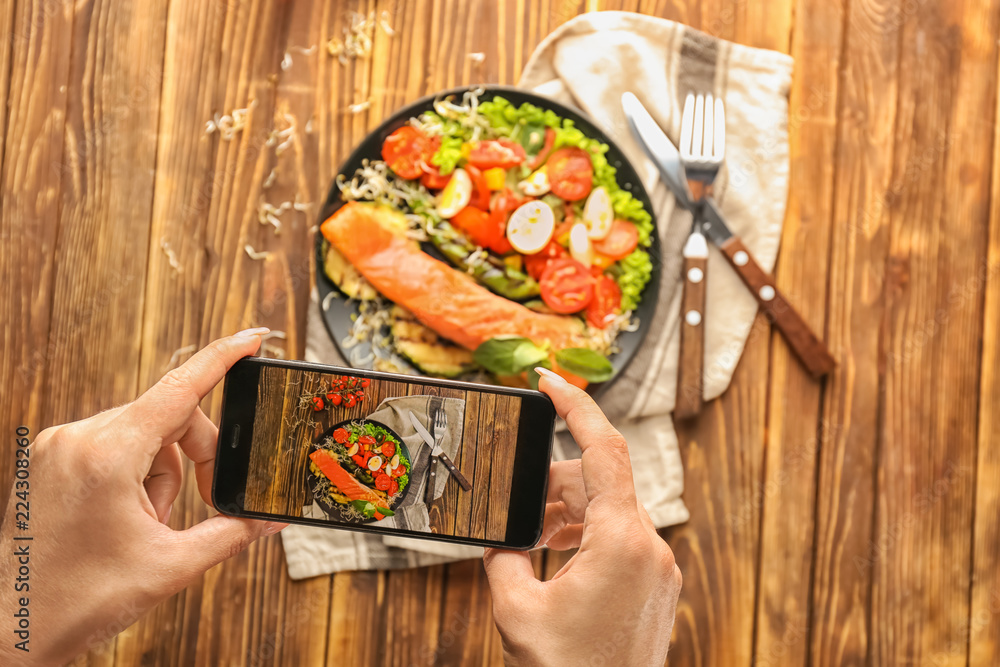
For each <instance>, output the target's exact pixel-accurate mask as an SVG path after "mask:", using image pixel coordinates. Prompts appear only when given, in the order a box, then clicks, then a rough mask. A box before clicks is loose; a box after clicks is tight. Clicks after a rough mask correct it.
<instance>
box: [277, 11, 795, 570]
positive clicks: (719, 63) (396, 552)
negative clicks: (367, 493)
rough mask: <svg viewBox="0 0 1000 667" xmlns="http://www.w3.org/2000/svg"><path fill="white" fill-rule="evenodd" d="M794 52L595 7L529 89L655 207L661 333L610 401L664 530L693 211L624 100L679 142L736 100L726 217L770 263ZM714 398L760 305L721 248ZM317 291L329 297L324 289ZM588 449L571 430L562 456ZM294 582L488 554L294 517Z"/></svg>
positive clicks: (710, 331) (712, 299) (708, 361)
mask: <svg viewBox="0 0 1000 667" xmlns="http://www.w3.org/2000/svg"><path fill="white" fill-rule="evenodd" d="M791 72H792V59H791V58H790V57H788V56H786V55H783V54H779V53H775V52H772V51H765V50H761V49H753V48H749V47H745V46H740V45H737V44H732V43H730V42H725V41H722V40H719V39H715V38H712V37H709V36H707V35H705V34H703V33H700V32H698V31H696V30H693V29H691V28H688V27H686V26H683V25H681V24H679V23H674V22H672V21H666V20H663V19H657V18H652V17H648V16H642V15H639V14H631V13H627V12H595V13H589V14H584V15H582V16H579V17H577V18H575V19H573V20H571V21H569V22H567V23H565V24H563V25H562V26H561V27H559V28H558V29H557V30H555V32H553V33H552V34H551V35H549V36H548V37H547V38H546V39H545V40H544V41H543V42H542V43H541V44H540V45H539V46H538V48H537V49H536V51H535V53H534V54H533V55H532V57H531V59H530V60H529V61H528V64H527V65H526V66H525V69H524V73H523V75H522V77H521V81H520V82H519V86H520V87H523V88H527V89H531V90H534V91H535V92H537V93H539V94H542V95H545V96H547V97H550V98H552V99H555V100H557V101H559V102H562V103H564V104H567V105H570V106H574V107H577V108H579V109H582V110H583V111H584V112H585V113H586V114H588V115H589V116H590V117H591V118H592V119H593V120H594V121H595V122H596V123H597V124H598V125H600V126H601V127H602V128H603V129H604V130H605V132H607V133H608V135H609V136H610V137H611V138H612V139H613V140H614V141H615V142H616V143H617V144H618V145H619V146H621V148H622V149H623V150H624V151H625V153H626V155H628V157H629V159H630V160H631V162H632V164H633V165H634V166H635V167H636V170H637V172H638V173H639V175H640V178H641V179H642V181H643V184H644V185H645V187H646V189H647V191H648V192H649V194H650V198H651V199H652V201H653V206H654V208H655V211H656V219H657V225H658V230H659V234H660V240H661V243H662V248H663V257H662V271H661V280H660V295H659V303H658V305H657V308H656V312H655V315H654V316H653V321H652V322H651V323H650V328H649V333H648V335H647V337H646V340H645V342H644V343H643V345H642V347H641V348H640V349H639V350H638V352H637V354H636V357H635V358H634V359H633V360H632V362H631V363H630V364H629V366H628V368H627V369H626V370H625V372H624V374H622V375H621V376H619V377H618V378H617V379H616V380H615V391H613V392H607V393H606V394H605V396H604V397H603V398H602V399H601V407H602V408H603V409H604V410H605V412H606V413H607V414H608V416H609V417H610V418H611V419H612V421H613V422H614V424H615V426H616V427H617V428H618V429H619V430H620V431H621V432H622V433H623V434H624V435H625V437H626V438H627V440H628V443H629V451H630V454H631V458H632V464H633V470H634V477H635V484H636V491H637V493H638V496H639V499H640V500H641V501H642V502H643V504H644V505H645V506H646V508H647V509H648V510H649V514H650V516H651V517H652V519H653V522H654V523H655V524H656V525H657V526H658V527H663V526H669V525H673V524H677V523H682V522H684V521H686V520H687V518H688V511H687V508H686V507H685V506H684V502H683V501H682V500H681V493H682V491H683V488H684V471H683V467H682V464H681V457H680V452H679V450H678V446H677V436H676V434H675V432H674V428H673V422H672V419H671V415H670V413H671V411H672V410H673V407H674V392H675V388H676V383H677V355H678V342H679V336H678V334H679V317H680V297H681V283H680V272H681V269H680V267H681V248H682V246H683V244H684V241H685V240H686V238H687V235H688V233H689V231H690V228H691V216H690V214H689V213H687V212H686V211H683V210H681V209H680V208H679V207H675V205H674V199H673V196H672V195H671V194H670V192H669V190H668V189H667V187H666V186H665V185H664V184H663V183H661V182H660V180H659V174H658V172H657V170H656V167H655V166H654V165H653V164H652V162H650V161H649V160H648V158H647V157H646V156H645V154H644V153H643V151H642V148H641V147H640V146H639V145H638V144H637V143H636V141H635V139H634V138H633V136H632V134H631V131H630V130H629V126H628V123H627V121H626V119H625V117H624V114H623V112H622V109H621V103H620V99H621V95H622V93H624V92H625V91H632V92H633V93H635V94H636V95H637V96H638V97H639V99H640V100H641V101H642V103H643V104H644V105H645V106H646V108H647V109H648V110H649V111H650V113H651V114H652V115H653V117H654V118H655V119H656V121H657V122H658V123H659V124H660V126H661V127H663V129H664V130H665V131H666V132H667V134H668V135H669V136H670V137H671V138H672V139H673V140H674V141H675V142H676V140H677V137H678V135H679V133H680V119H681V104H682V103H683V99H684V97H685V95H686V94H687V93H688V92H689V91H708V92H712V93H713V94H715V96H716V97H719V98H722V99H723V100H724V101H725V103H726V125H727V126H726V137H727V144H726V164H725V166H724V167H723V169H722V171H721V172H720V173H719V176H718V178H717V180H716V182H715V196H716V199H717V200H718V202H719V205H720V207H721V210H722V212H723V213H724V214H725V215H726V218H727V220H728V222H729V224H730V226H731V227H732V228H733V230H734V232H735V233H736V234H738V235H739V236H740V237H741V238H742V239H743V241H744V242H745V243H746V245H747V247H748V248H749V249H750V250H751V252H752V253H753V254H754V256H755V257H756V258H757V259H758V261H759V262H760V263H761V265H762V266H763V267H764V269H766V270H768V271H769V270H771V269H772V268H773V266H774V261H775V258H776V256H777V252H778V243H779V240H780V236H781V224H782V220H783V218H784V212H785V200H786V197H787V194H788V130H787V126H788V89H789V86H790V83H791ZM709 265H710V266H709V269H708V273H709V275H710V276H711V279H710V280H709V281H708V285H707V289H708V295H707V304H708V305H707V310H708V316H707V317H706V330H705V380H704V383H705V398H706V399H711V398H715V397H717V396H718V395H719V394H721V393H722V392H723V391H724V390H725V389H726V387H727V386H728V385H729V382H730V379H731V378H732V374H733V371H734V370H735V368H736V362H737V361H738V360H739V358H740V355H741V354H742V352H743V347H744V345H745V343H746V340H747V337H748V336H749V334H750V330H751V327H752V326H753V322H754V317H755V315H756V313H757V303H756V301H755V300H754V298H753V296H752V295H751V294H750V293H749V291H747V290H746V288H745V287H744V286H743V283H742V282H741V281H740V279H739V277H738V276H737V275H736V274H735V273H734V272H733V271H732V270H731V269H730V267H729V266H728V265H727V264H726V262H725V260H724V258H723V257H722V255H721V253H719V252H718V251H717V250H716V249H714V248H713V249H711V256H710V257H709ZM313 299H314V301H315V300H316V297H315V294H314V296H313ZM306 336H307V339H306V359H307V360H309V361H316V362H324V363H331V364H344V363H345V362H344V360H343V359H342V357H341V356H340V355H339V354H338V353H337V350H336V348H335V347H334V345H333V343H332V341H331V340H330V338H329V335H328V334H327V331H326V328H325V326H324V324H323V321H322V318H321V316H320V312H319V306H318V303H317V304H314V305H313V307H311V308H310V311H309V318H308V326H307V333H306ZM579 455H580V452H579V448H578V447H577V446H576V445H575V443H574V442H573V439H572V437H570V436H569V434H568V433H566V432H560V433H559V434H558V435H557V441H556V446H555V457H556V458H557V459H558V458H573V457H578V456H579ZM282 539H283V541H284V547H285V555H286V559H287V561H288V568H289V574H290V575H291V576H292V578H295V579H299V578H304V577H310V576H316V575H321V574H328V573H330V572H336V571H340V570H353V569H392V568H405V567H420V566H424V565H432V564H436V563H441V562H445V561H450V560H457V559H461V558H470V557H478V556H480V555H481V554H482V550H481V549H478V548H474V547H462V546H456V545H448V544H444V543H435V542H426V541H420V540H412V539H406V538H393V537H389V538H382V537H375V536H366V535H361V534H359V533H351V532H346V531H334V530H326V529H322V528H309V527H304V526H289V527H288V528H286V529H285V530H284V531H282Z"/></svg>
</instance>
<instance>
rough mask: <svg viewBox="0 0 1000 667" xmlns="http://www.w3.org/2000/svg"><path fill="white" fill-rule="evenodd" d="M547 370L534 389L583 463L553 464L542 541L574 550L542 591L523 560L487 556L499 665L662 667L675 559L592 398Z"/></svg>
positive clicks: (676, 574)
mask: <svg viewBox="0 0 1000 667" xmlns="http://www.w3.org/2000/svg"><path fill="white" fill-rule="evenodd" d="M543 371H545V369H540V370H539V373H541V374H542V376H543V377H542V379H541V382H540V383H539V388H540V389H541V390H542V391H544V392H545V393H546V394H548V395H549V397H550V398H551V399H552V402H553V403H554V404H555V406H556V411H557V412H558V413H559V416H560V417H563V418H564V419H565V420H566V424H567V426H568V427H569V430H570V433H572V434H573V437H574V438H575V439H576V441H577V443H579V445H580V448H581V449H582V450H583V457H582V459H579V460H576V461H561V462H558V463H554V464H553V465H552V468H551V473H550V477H549V491H548V499H547V503H546V507H545V526H544V529H543V532H542V539H541V542H542V543H545V544H548V546H550V547H551V548H553V549H560V550H563V549H572V548H575V547H579V551H578V552H577V553H576V554H575V555H574V556H573V557H572V558H570V560H569V562H567V563H566V565H565V566H564V567H563V568H562V569H561V570H559V572H557V573H556V575H555V576H554V577H553V578H552V579H551V580H550V581H544V582H542V581H538V580H537V579H536V578H535V574H534V571H533V570H532V567H531V560H530V558H529V557H528V554H527V552H524V551H501V550H498V549H488V550H487V552H486V557H485V565H486V574H487V576H488V577H489V581H490V590H491V591H492V593H493V615H494V618H495V620H496V624H497V628H498V629H499V630H500V635H501V636H502V637H503V646H504V657H505V660H506V662H507V664H508V665H592V664H601V665H629V666H630V667H641V666H645V665H656V666H657V667H662V665H663V663H664V661H665V660H666V657H667V647H668V645H669V642H670V632H671V629H672V628H673V625H674V614H675V611H676V608H677V598H678V595H679V594H680V590H681V573H680V570H678V569H677V566H676V565H675V564H674V555H673V553H672V552H671V551H670V547H668V546H667V544H666V543H665V542H664V541H663V539H662V538H660V536H659V535H657V534H656V530H655V529H654V528H653V523H652V521H651V520H650V518H649V515H648V514H646V510H645V508H643V507H642V505H640V504H639V502H638V500H637V499H636V496H635V485H634V484H633V482H632V468H631V465H630V464H629V458H628V446H627V445H626V443H625V439H624V438H623V437H622V436H621V434H620V433H618V431H616V430H615V429H614V427H612V426H611V424H610V423H609V422H608V420H607V418H606V417H605V416H604V413H602V412H601V409H600V408H598V407H597V404H596V403H594V401H593V400H592V399H591V398H590V396H588V395H587V394H586V393H585V392H583V391H581V390H580V389H577V388H576V387H573V386H571V385H569V384H567V383H566V381H565V380H563V379H562V378H560V377H559V376H558V375H556V374H554V373H550V372H543Z"/></svg>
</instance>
